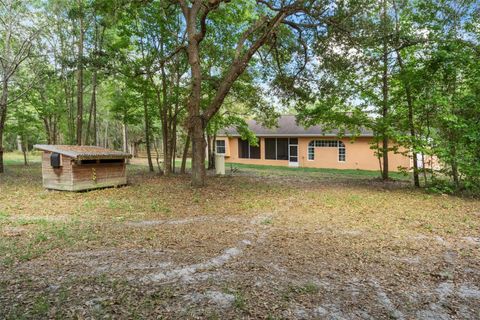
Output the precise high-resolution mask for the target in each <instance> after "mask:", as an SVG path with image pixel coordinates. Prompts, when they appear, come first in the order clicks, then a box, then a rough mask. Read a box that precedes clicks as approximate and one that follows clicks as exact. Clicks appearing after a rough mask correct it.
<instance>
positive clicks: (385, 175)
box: [382, 0, 389, 180]
mask: <svg viewBox="0 0 480 320" xmlns="http://www.w3.org/2000/svg"><path fill="white" fill-rule="evenodd" d="M382 20H383V30H384V35H383V74H382V96H383V101H382V118H383V123H382V135H383V137H382V156H383V171H382V179H383V180H388V178H389V175H388V174H389V172H388V171H389V167H388V135H387V126H388V39H387V35H388V34H387V33H388V32H387V1H386V0H383V12H382Z"/></svg>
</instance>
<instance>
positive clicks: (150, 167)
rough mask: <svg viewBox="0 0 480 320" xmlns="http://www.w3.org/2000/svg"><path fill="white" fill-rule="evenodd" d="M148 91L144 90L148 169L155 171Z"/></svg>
mask: <svg viewBox="0 0 480 320" xmlns="http://www.w3.org/2000/svg"><path fill="white" fill-rule="evenodd" d="M147 98H148V97H147V91H146V89H145V90H143V114H144V117H145V144H146V146H147V159H148V170H149V171H150V172H153V171H154V169H153V162H152V151H151V149H150V118H149V116H148V100H147Z"/></svg>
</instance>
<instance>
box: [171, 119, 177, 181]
mask: <svg viewBox="0 0 480 320" xmlns="http://www.w3.org/2000/svg"><path fill="white" fill-rule="evenodd" d="M176 158H177V122H176V119H175V118H173V119H172V172H173V173H175V167H176V162H175V160H176Z"/></svg>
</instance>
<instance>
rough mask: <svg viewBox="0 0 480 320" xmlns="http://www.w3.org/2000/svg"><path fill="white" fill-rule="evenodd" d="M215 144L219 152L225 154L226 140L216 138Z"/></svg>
mask: <svg viewBox="0 0 480 320" xmlns="http://www.w3.org/2000/svg"><path fill="white" fill-rule="evenodd" d="M215 146H216V153H217V154H225V140H216V141H215Z"/></svg>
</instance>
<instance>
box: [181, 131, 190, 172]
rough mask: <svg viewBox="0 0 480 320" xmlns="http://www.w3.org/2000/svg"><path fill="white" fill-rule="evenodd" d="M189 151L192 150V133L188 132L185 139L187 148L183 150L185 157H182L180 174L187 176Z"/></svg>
mask: <svg viewBox="0 0 480 320" xmlns="http://www.w3.org/2000/svg"><path fill="white" fill-rule="evenodd" d="M188 149H190V133H188V132H187V137H186V139H185V146H184V148H183V155H182V166H181V167H180V173H181V174H185V172H186V170H185V169H186V167H187V156H188Z"/></svg>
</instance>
